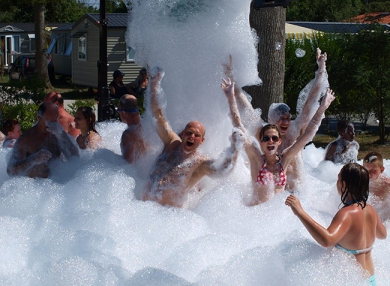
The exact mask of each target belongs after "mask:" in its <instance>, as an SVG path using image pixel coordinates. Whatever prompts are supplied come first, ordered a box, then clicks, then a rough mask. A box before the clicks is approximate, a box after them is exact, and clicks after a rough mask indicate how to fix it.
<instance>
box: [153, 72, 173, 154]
mask: <svg viewBox="0 0 390 286" xmlns="http://www.w3.org/2000/svg"><path fill="white" fill-rule="evenodd" d="M163 77H164V71H163V70H162V69H161V68H159V67H154V68H153V69H152V71H151V84H150V105H151V109H152V114H153V117H154V118H155V120H156V125H157V133H158V135H159V136H160V138H161V140H162V141H163V143H164V146H167V145H169V144H170V143H171V142H173V141H176V140H180V137H179V136H178V135H177V134H176V133H175V132H173V131H172V128H171V126H170V125H169V123H168V121H167V120H166V119H165V117H164V114H163V110H162V109H161V106H160V103H159V96H160V95H161V87H160V82H161V80H162V78H163Z"/></svg>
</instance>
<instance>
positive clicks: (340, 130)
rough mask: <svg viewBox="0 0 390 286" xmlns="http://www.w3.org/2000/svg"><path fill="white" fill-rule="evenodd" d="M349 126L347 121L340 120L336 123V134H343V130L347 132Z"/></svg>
mask: <svg viewBox="0 0 390 286" xmlns="http://www.w3.org/2000/svg"><path fill="white" fill-rule="evenodd" d="M349 124H351V122H349V121H348V120H340V121H339V122H337V132H338V133H339V134H340V133H345V130H347V128H348V125H349Z"/></svg>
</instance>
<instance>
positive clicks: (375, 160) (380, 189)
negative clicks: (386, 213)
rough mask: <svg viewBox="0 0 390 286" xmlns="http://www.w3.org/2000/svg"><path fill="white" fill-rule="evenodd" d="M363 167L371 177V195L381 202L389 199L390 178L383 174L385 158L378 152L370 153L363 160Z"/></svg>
mask: <svg viewBox="0 0 390 286" xmlns="http://www.w3.org/2000/svg"><path fill="white" fill-rule="evenodd" d="M363 166H364V167H365V168H366V169H367V171H368V174H369V176H370V193H371V194H373V195H375V196H377V197H379V198H380V199H381V200H385V199H387V198H388V196H389V194H390V178H389V177H387V176H386V175H385V174H383V171H384V170H385V167H384V166H383V157H382V155H381V154H379V153H378V152H370V153H368V154H367V155H366V156H364V159H363Z"/></svg>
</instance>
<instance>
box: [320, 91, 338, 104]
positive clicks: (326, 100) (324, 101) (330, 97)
mask: <svg viewBox="0 0 390 286" xmlns="http://www.w3.org/2000/svg"><path fill="white" fill-rule="evenodd" d="M334 99H335V95H334V92H333V90H331V89H330V88H328V89H327V90H326V93H325V97H324V98H323V99H322V102H321V105H323V106H324V107H325V109H327V108H328V107H329V105H330V104H331V103H332V101H333V100H334Z"/></svg>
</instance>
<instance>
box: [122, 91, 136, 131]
mask: <svg viewBox="0 0 390 286" xmlns="http://www.w3.org/2000/svg"><path fill="white" fill-rule="evenodd" d="M118 112H119V117H120V118H121V120H122V122H124V123H126V124H127V125H137V124H139V123H140V121H141V117H140V115H139V109H138V101H137V98H136V97H135V96H133V95H130V94H125V95H123V96H122V97H121V98H120V99H119V103H118Z"/></svg>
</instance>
